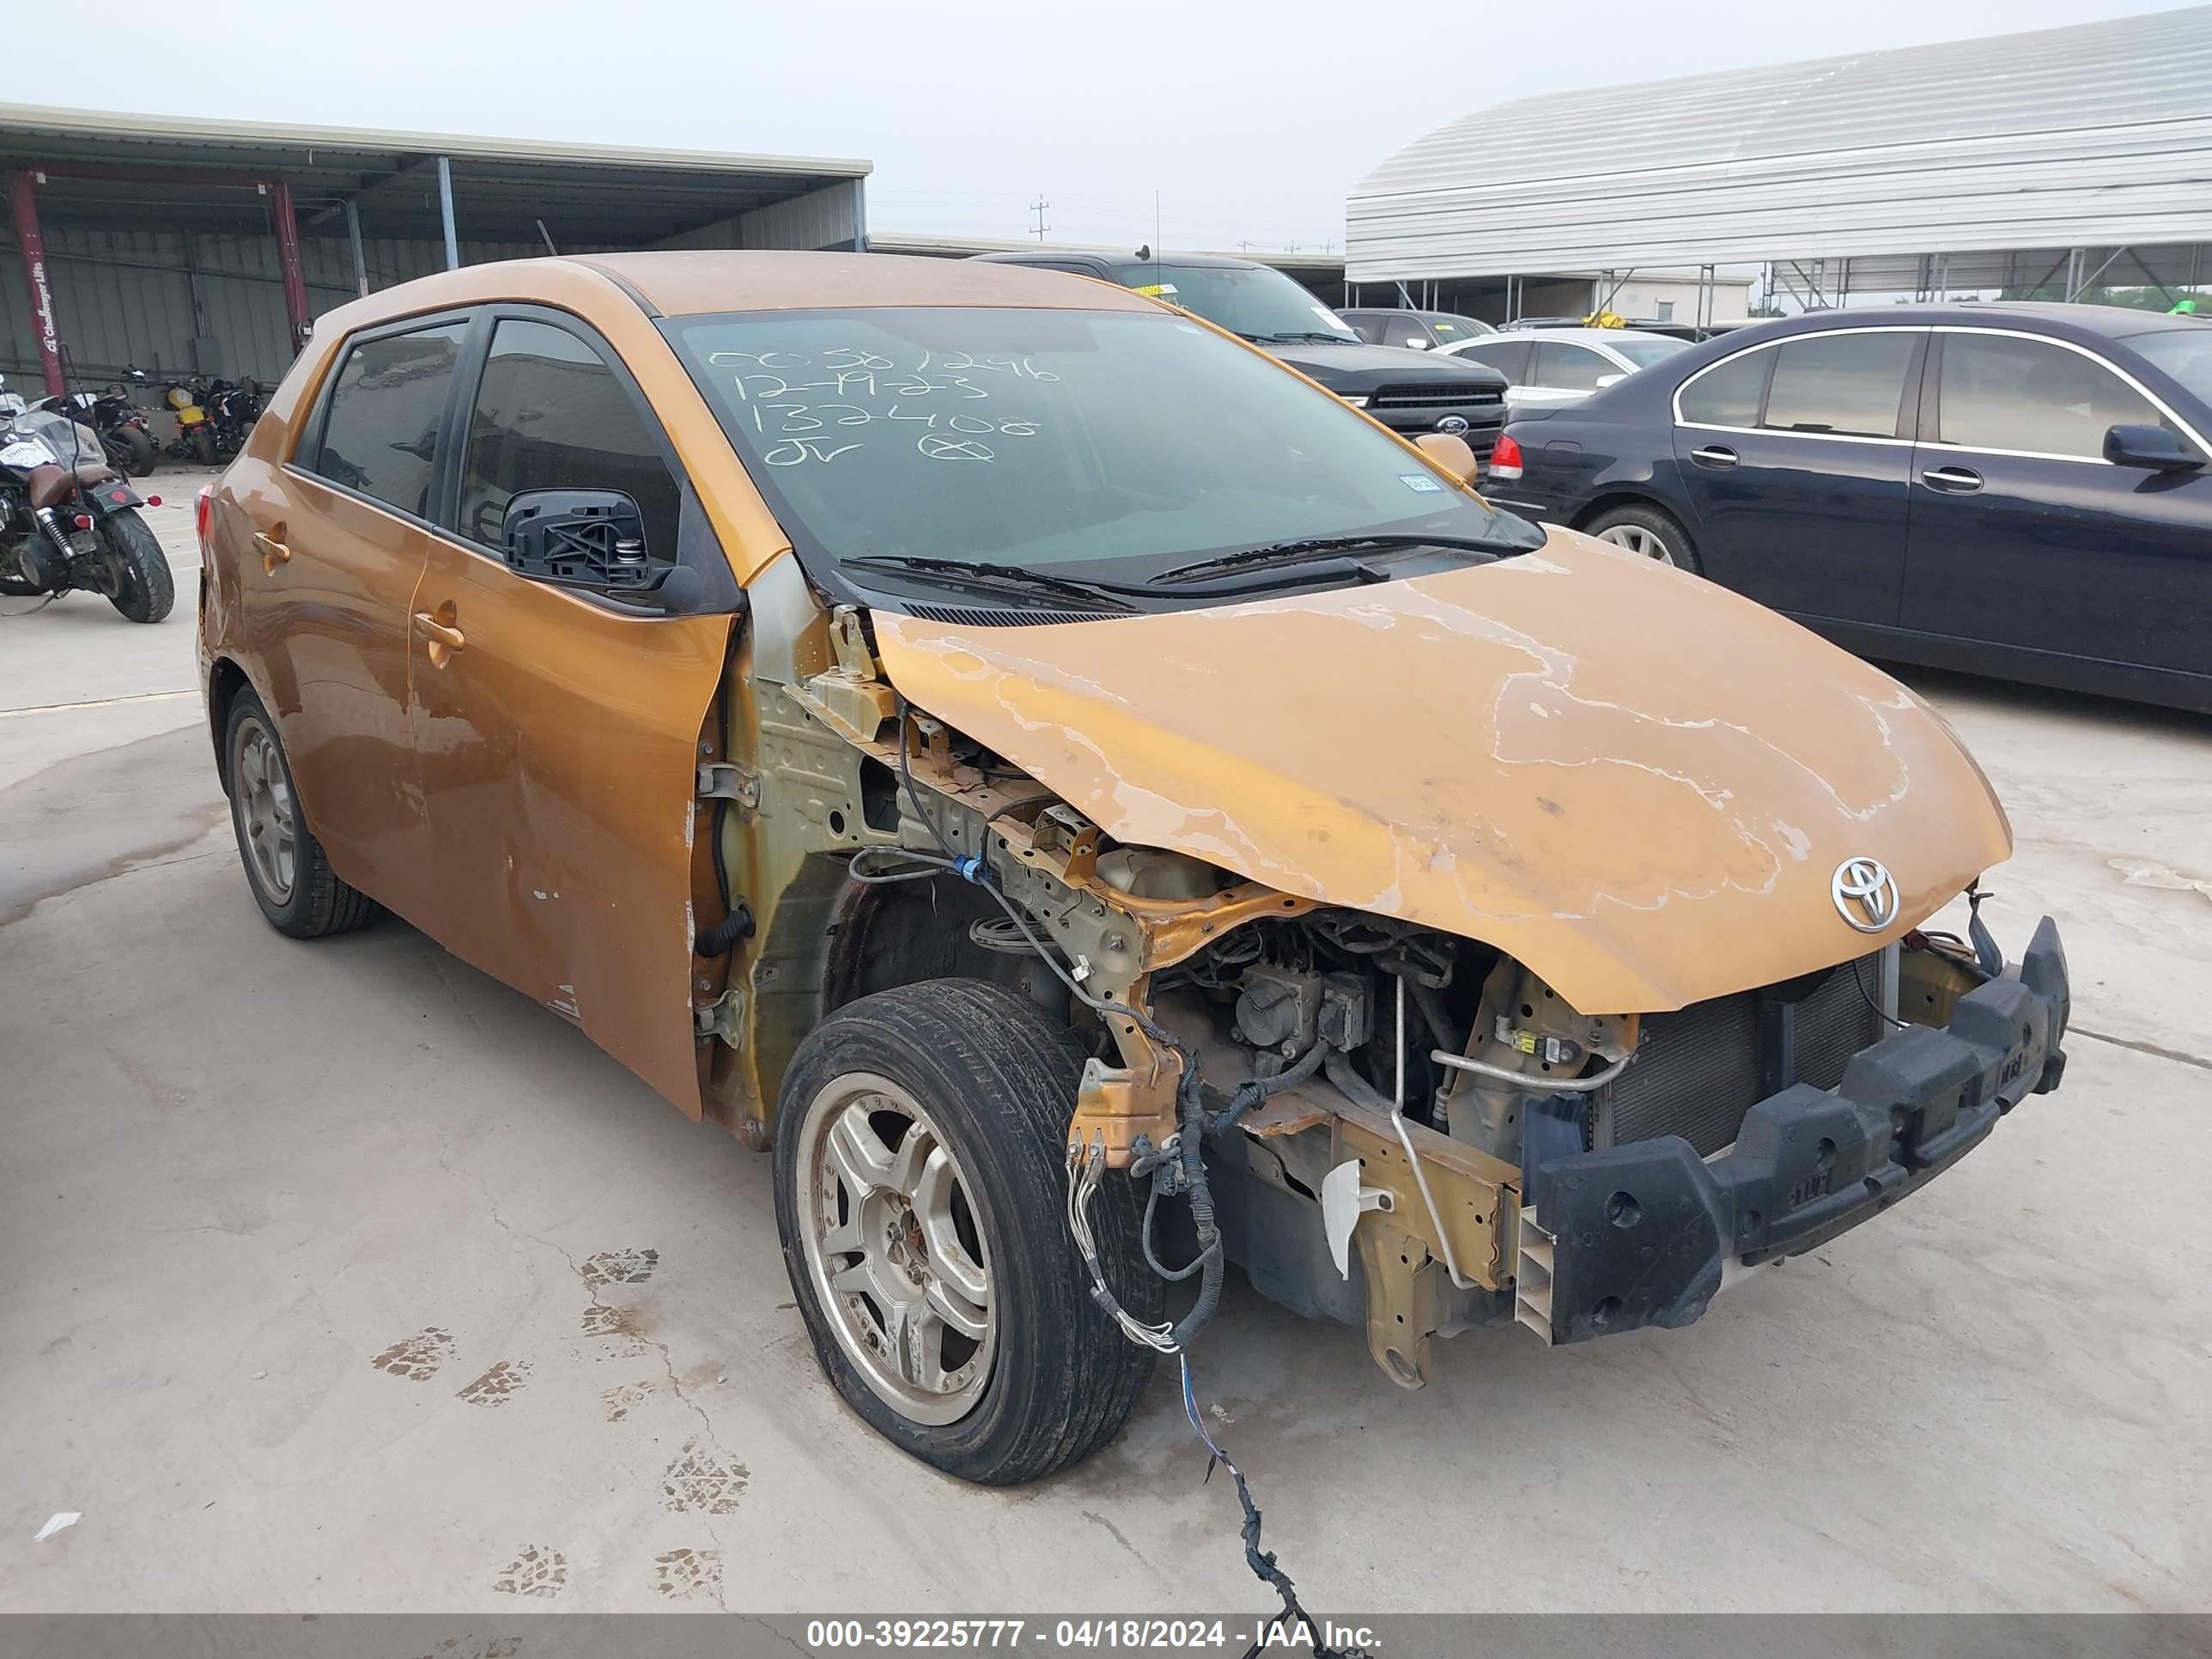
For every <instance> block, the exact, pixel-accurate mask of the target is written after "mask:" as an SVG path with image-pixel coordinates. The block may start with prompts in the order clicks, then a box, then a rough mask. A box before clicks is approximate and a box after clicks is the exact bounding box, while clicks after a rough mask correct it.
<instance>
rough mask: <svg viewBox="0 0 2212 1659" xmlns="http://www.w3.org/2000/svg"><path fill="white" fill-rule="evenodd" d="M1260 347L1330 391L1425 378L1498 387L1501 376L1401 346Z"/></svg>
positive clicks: (1316, 344) (1484, 366)
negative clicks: (1317, 381)
mask: <svg viewBox="0 0 2212 1659" xmlns="http://www.w3.org/2000/svg"><path fill="white" fill-rule="evenodd" d="M1260 349H1261V350H1262V351H1265V352H1267V353H1269V354H1270V355H1272V356H1277V357H1279V358H1281V359H1282V360H1283V361H1284V362H1286V363H1288V364H1289V365H1290V366H1291V368H1295V369H1297V371H1298V373H1299V374H1304V375H1307V376H1310V378H1312V379H1314V380H1319V381H1320V382H1321V383H1322V385H1323V386H1327V387H1328V389H1329V390H1330V391H1331V392H1354V393H1357V392H1371V391H1373V390H1374V389H1375V388H1376V386H1412V385H1419V384H1420V383H1422V382H1425V381H1430V380H1450V381H1457V382H1459V383H1461V384H1462V385H1465V386H1504V384H1505V377H1504V375H1503V374H1499V373H1498V371H1497V370H1496V369H1494V368H1491V367H1490V366H1489V365H1488V364H1487V363H1469V362H1461V361H1460V360H1459V359H1458V358H1456V357H1440V356H1431V354H1429V353H1427V352H1425V351H1409V350H1407V349H1406V348H1405V347H1403V346H1378V345H1352V344H1346V345H1325V344H1323V343H1321V342H1320V341H1317V340H1316V341H1312V342H1304V341H1301V342H1299V343H1297V344H1284V345H1268V344H1266V343H1262V344H1261V347H1260Z"/></svg>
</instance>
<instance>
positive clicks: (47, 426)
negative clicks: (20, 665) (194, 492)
mask: <svg viewBox="0 0 2212 1659" xmlns="http://www.w3.org/2000/svg"><path fill="white" fill-rule="evenodd" d="M160 505H161V497H160V496H158V495H155V496H152V497H145V496H141V495H139V494H138V493H137V491H136V490H134V489H131V486H130V485H129V484H128V483H125V481H124V480H123V479H122V478H121V477H118V475H117V473H116V471H115V469H114V468H113V467H112V466H110V465H107V464H106V459H105V457H104V455H103V453H102V451H101V448H100V435H99V434H98V433H96V432H94V430H93V429H92V428H90V427H88V426H86V425H85V424H84V423H83V422H81V421H76V420H72V419H70V417H69V416H67V415H65V414H61V413H58V412H57V411H55V410H51V409H43V408H40V409H34V408H32V407H30V406H28V405H27V404H25V403H24V401H23V399H22V398H20V397H17V396H16V395H15V393H13V392H4V391H0V593H6V594H12V595H15V596H17V597H27V596H30V595H33V594H39V593H49V594H52V595H53V596H54V597H55V598H56V599H58V598H59V597H60V596H61V595H63V594H64V593H67V592H71V591H72V590H78V591H82V592H88V593H98V594H100V596H101V597H103V598H104V599H106V600H107V602H108V603H109V604H110V605H113V606H114V607H115V608H116V610H117V611H120V612H121V613H122V614H123V615H124V616H125V617H126V618H128V619H129V620H130V621H131V622H139V623H157V622H159V621H161V618H162V617H166V616H167V615H168V614H169V610H170V607H171V606H172V605H174V604H175V603H176V598H177V592H176V583H175V581H174V580H173V578H172V577H171V575H170V574H169V562H168V560H167V557H166V556H163V554H162V552H161V543H160V542H159V541H157V540H156V539H155V536H154V532H152V531H151V530H149V529H148V528H147V526H146V521H145V520H143V519H142V518H140V517H139V516H138V512H137V509H138V508H140V507H158V506H160Z"/></svg>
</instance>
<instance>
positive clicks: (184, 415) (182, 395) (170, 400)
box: [161, 375, 216, 466]
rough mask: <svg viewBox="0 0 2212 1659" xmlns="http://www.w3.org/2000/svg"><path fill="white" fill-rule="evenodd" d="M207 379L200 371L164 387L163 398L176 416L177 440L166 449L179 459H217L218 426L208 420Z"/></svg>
mask: <svg viewBox="0 0 2212 1659" xmlns="http://www.w3.org/2000/svg"><path fill="white" fill-rule="evenodd" d="M206 396H207V382H206V380H204V378H202V377H200V376H197V375H195V376H194V377H193V378H191V380H172V381H170V382H169V384H168V385H167V386H166V387H164V388H163V390H162V393H161V398H162V401H163V402H165V403H167V404H168V405H169V407H170V409H171V410H173V411H174V412H175V414H176V416H177V436H176V441H174V442H173V443H172V444H171V445H170V446H169V447H168V450H167V453H169V454H171V455H173V456H175V457H176V458H177V459H179V460H180V461H197V462H198V463H199V465H202V466H213V465H215V463H216V447H215V428H214V426H213V425H212V424H211V423H210V422H209V420H208V412H207V409H206V407H205V404H204V399H205V398H206Z"/></svg>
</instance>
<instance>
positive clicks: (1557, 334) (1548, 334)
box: [1480, 328, 1652, 346]
mask: <svg viewBox="0 0 2212 1659" xmlns="http://www.w3.org/2000/svg"><path fill="white" fill-rule="evenodd" d="M1495 338H1499V339H1505V340H1518V339H1522V338H1527V339H1529V340H1533V341H1536V342H1539V343H1541V342H1544V341H1550V340H1564V341H1565V342H1566V343H1568V344H1570V345H1595V346H1609V345H1618V344H1619V343H1620V341H1621V340H1622V339H1623V338H1627V339H1650V338H1652V336H1650V335H1647V334H1634V333H1632V332H1631V331H1629V330H1627V329H1625V328H1525V329H1516V330H1515V331H1512V332H1510V333H1502V334H1500V335H1498V336H1496V337H1495ZM1480 343H1482V344H1489V343H1492V337H1486V338H1485V339H1484V340H1483V341H1481V342H1480Z"/></svg>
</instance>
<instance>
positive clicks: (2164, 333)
mask: <svg viewBox="0 0 2212 1659" xmlns="http://www.w3.org/2000/svg"><path fill="white" fill-rule="evenodd" d="M2128 344H2129V345H2130V346H2131V347H2133V348H2134V349H2135V350H2136V353H2137V354H2138V355H2140V356H2142V358H2143V360H2144V361H2145V362H2148V363H2150V364H2151V365H2152V366H2153V367H2154V368H2161V369H2164V370H2165V371H2166V374H2170V375H2172V377H2173V378H2174V379H2175V380H2179V382H2180V383H2181V385H2182V387H2183V389H2184V390H2185V391H2187V392H2189V393H2190V394H2191V396H2192V397H2195V398H2198V399H2199V400H2200V401H2202V402H2204V403H2208V404H2212V323H2190V324H2187V325H2185V326H2183V327H2180V328H2163V329H2160V330H2159V331H2157V332H2155V333H2153V334H2136V335H2133V336H2130V338H2129V340H2128Z"/></svg>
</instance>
